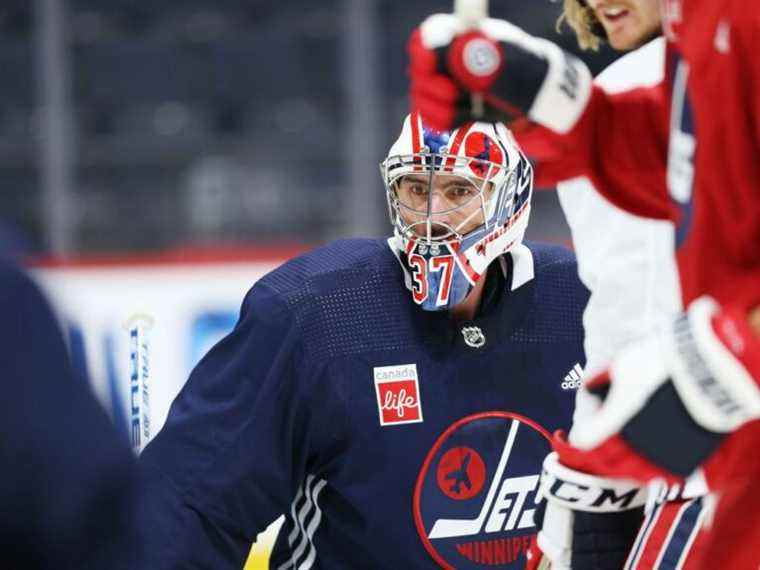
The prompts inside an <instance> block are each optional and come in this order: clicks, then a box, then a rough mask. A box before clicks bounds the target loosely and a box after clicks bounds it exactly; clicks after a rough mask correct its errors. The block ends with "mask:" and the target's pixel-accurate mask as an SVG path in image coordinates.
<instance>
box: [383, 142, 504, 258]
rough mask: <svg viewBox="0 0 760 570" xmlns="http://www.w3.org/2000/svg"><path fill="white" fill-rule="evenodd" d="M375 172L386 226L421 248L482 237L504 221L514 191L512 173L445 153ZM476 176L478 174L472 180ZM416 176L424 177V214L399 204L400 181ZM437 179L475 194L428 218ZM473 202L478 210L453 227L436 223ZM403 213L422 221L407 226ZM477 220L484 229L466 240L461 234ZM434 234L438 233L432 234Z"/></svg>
mask: <svg viewBox="0 0 760 570" xmlns="http://www.w3.org/2000/svg"><path fill="white" fill-rule="evenodd" d="M380 170H381V174H382V176H383V182H384V183H385V190H386V198H387V201H388V214H389V217H390V221H391V224H392V225H393V227H394V228H395V230H396V232H397V233H398V234H399V235H400V236H402V237H403V238H405V239H408V240H412V241H415V242H421V243H424V244H426V245H433V244H438V245H440V244H443V243H453V242H457V243H458V242H461V241H462V239H463V238H464V237H465V235H467V234H472V233H473V232H478V233H484V234H485V233H488V232H489V231H491V230H493V228H494V227H495V226H496V225H498V224H499V223H500V220H501V218H503V216H501V215H499V214H500V210H502V209H503V208H504V206H506V205H508V204H511V203H512V202H513V198H514V195H515V191H516V186H517V184H516V177H515V172H514V169H509V168H507V167H505V166H503V165H500V164H497V163H495V162H491V161H488V160H482V159H478V158H473V157H462V156H456V155H453V154H447V153H431V152H429V151H427V149H423V151H422V152H419V153H414V154H408V155H396V156H390V157H388V158H387V159H386V160H384V161H383V162H382V163H381V164H380ZM475 173H478V174H477V175H476V174H475ZM415 174H416V175H420V174H421V175H424V176H426V177H427V185H428V189H427V206H426V208H425V210H416V209H414V208H411V207H410V206H409V205H407V204H404V203H403V202H402V201H401V199H400V198H399V194H398V185H399V184H400V183H401V181H402V180H403V178H404V177H405V176H408V175H415ZM436 175H449V176H458V177H460V178H462V179H464V180H466V181H467V182H468V183H469V184H470V185H472V187H473V188H475V190H476V193H475V194H474V195H473V196H472V197H471V198H470V199H469V200H467V201H466V202H463V203H462V204H458V205H456V206H454V207H452V208H449V209H446V210H442V211H436V212H433V211H432V203H431V202H432V196H433V180H434V177H435V176H436ZM505 189H506V190H505ZM488 190H490V196H486V193H487V191H488ZM473 200H477V201H478V202H479V204H478V206H477V207H476V208H473V210H472V212H471V213H470V214H468V215H467V216H466V217H465V218H464V219H463V220H461V221H459V222H458V223H457V224H456V227H454V226H452V225H451V224H449V223H446V222H445V221H443V220H441V219H436V218H440V217H442V216H447V215H450V214H452V213H454V212H456V211H458V210H461V209H463V208H467V207H471V206H472V201H473ZM402 213H407V217H419V216H424V218H423V219H419V220H413V221H410V222H407V221H406V220H405V219H404V217H403V215H402ZM479 215H482V219H483V220H484V222H483V223H481V224H480V225H478V226H476V227H475V228H473V229H472V230H470V231H469V232H467V234H464V233H462V232H461V231H460V230H461V228H463V227H466V226H467V225H468V224H469V222H471V221H472V219H473V218H474V217H476V216H479ZM434 228H435V229H436V230H437V231H435V232H434ZM420 230H422V231H420ZM441 230H443V231H441ZM434 233H435V234H436V235H434Z"/></svg>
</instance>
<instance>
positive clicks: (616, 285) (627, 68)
mask: <svg viewBox="0 0 760 570" xmlns="http://www.w3.org/2000/svg"><path fill="white" fill-rule="evenodd" d="M664 61H665V40H664V38H662V37H660V38H657V39H656V40H653V41H651V42H649V43H648V44H647V45H645V46H643V47H641V48H639V49H637V50H635V51H632V52H630V53H628V54H626V55H625V56H623V57H621V58H620V59H618V60H617V61H615V62H614V63H613V64H612V65H610V66H609V67H607V69H605V70H604V71H603V72H602V73H601V74H600V75H599V76H598V77H597V78H596V79H595V81H594V83H595V84H596V85H598V86H599V87H600V88H601V89H603V90H604V91H605V92H607V93H620V92H621V91H624V90H627V89H631V88H634V87H641V86H649V87H651V86H653V85H657V84H658V83H660V82H661V81H662V78H663V69H664ZM600 151H601V152H604V149H600ZM557 193H558V196H559V202H560V205H561V206H562V210H563V212H564V214H565V218H566V219H567V223H568V225H569V226H570V231H571V233H572V237H573V247H574V249H575V253H576V255H577V257H578V273H579V275H580V278H581V280H582V281H583V283H584V285H586V287H587V288H588V289H589V291H591V297H590V298H589V302H588V304H587V305H586V309H585V311H584V313H583V327H584V330H585V333H586V338H585V342H584V348H585V352H586V368H585V375H586V377H591V376H593V375H595V374H596V373H598V372H601V371H602V370H603V369H604V368H606V367H607V365H608V364H609V362H610V360H611V358H612V357H613V356H614V355H615V354H617V353H618V352H619V351H620V350H621V349H622V348H623V347H624V346H625V345H627V344H628V343H629V342H631V341H633V340H636V339H638V338H641V337H642V336H644V335H646V334H648V333H650V332H651V331H652V329H653V328H655V327H658V326H661V325H663V324H664V323H666V322H669V321H670V320H672V318H673V317H674V316H675V315H676V314H677V313H678V312H679V311H680V310H682V308H683V307H682V305H681V293H680V287H679V284H678V273H677V270H676V267H675V260H674V258H673V249H674V242H673V240H674V226H673V223H672V222H670V221H667V220H652V219H646V218H641V217H639V216H634V215H633V214H630V213H628V212H626V211H624V210H621V209H620V208H618V207H617V206H615V205H614V204H612V203H611V202H610V201H609V200H608V199H606V198H605V197H604V196H603V195H602V194H601V193H600V192H599V191H598V190H597V189H596V188H595V187H594V185H593V184H592V182H591V181H590V180H589V179H588V178H587V177H580V178H575V179H572V180H568V181H565V182H561V183H560V184H558V185H557ZM602 236H603V238H604V239H600V237H602ZM581 407H582V406H581Z"/></svg>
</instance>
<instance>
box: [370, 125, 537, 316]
mask: <svg viewBox="0 0 760 570" xmlns="http://www.w3.org/2000/svg"><path fill="white" fill-rule="evenodd" d="M380 170H381V172H382V176H383V181H384V182H385V188H386V194H387V198H388V209H389V214H390V218H391V223H392V224H393V228H394V237H393V238H392V240H391V245H392V248H393V249H394V252H395V253H396V255H397V257H398V258H399V261H400V262H401V264H402V266H403V267H404V268H405V273H406V278H407V286H408V287H409V288H410V289H411V291H412V297H413V298H414V301H415V303H417V304H418V305H420V306H421V307H422V308H423V309H426V310H431V311H434V310H443V309H449V308H451V307H453V306H454V305H457V304H459V303H461V302H462V301H463V300H464V298H465V297H466V296H467V294H468V293H469V292H470V291H471V290H472V288H473V286H474V285H475V283H477V281H478V280H479V279H480V278H481V277H482V276H483V275H484V274H485V273H486V270H487V269H488V266H489V265H490V263H491V262H492V261H493V260H494V259H496V258H497V257H498V256H500V255H502V254H504V253H506V252H507V251H509V250H510V249H511V248H513V247H514V246H515V245H517V244H519V243H521V242H522V239H523V235H524V234H525V229H526V227H527V225H528V217H529V215H530V200H531V194H532V190H533V169H532V167H531V165H530V163H529V162H528V160H527V159H526V158H525V156H524V155H523V153H522V152H521V151H520V150H519V148H518V147H517V144H516V142H515V140H514V138H513V137H512V134H511V133H510V132H509V131H508V130H507V128H506V127H505V126H504V125H503V124H501V123H480V122H478V123H466V124H465V125H463V126H462V127H460V128H459V129H456V130H454V131H451V132H445V133H441V132H436V131H432V130H431V129H429V128H427V127H426V126H425V125H424V124H423V122H422V120H421V118H420V116H419V113H413V114H412V115H409V116H407V118H406V120H405V121H404V126H403V128H402V130H401V136H400V137H399V138H398V140H397V141H396V142H395V143H394V144H393V146H392V147H391V149H390V151H389V152H388V157H387V158H386V159H385V160H384V161H383V162H382V164H381V165H380Z"/></svg>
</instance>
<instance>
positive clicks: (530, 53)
mask: <svg viewBox="0 0 760 570" xmlns="http://www.w3.org/2000/svg"><path fill="white" fill-rule="evenodd" d="M408 50H409V57H410V67H409V74H410V79H411V86H410V95H411V101H412V107H413V108H414V109H416V110H419V111H420V112H421V113H422V116H423V117H424V118H425V120H426V122H427V123H428V124H430V125H431V126H432V127H433V128H436V129H439V130H449V129H450V128H451V127H452V126H454V125H456V124H458V123H461V122H463V121H465V120H478V119H480V118H481V117H478V116H475V115H474V114H473V113H472V108H471V107H470V104H469V102H470V95H471V94H480V95H482V96H483V99H484V101H485V118H486V119H487V120H501V121H504V122H510V121H512V120H513V119H515V118H518V117H523V116H525V117H527V118H528V119H530V120H531V121H534V122H537V123H540V124H542V125H544V126H546V127H548V128H550V129H552V130H554V131H556V132H558V133H565V132H567V131H569V130H570V129H572V127H573V126H574V125H575V123H576V122H577V120H578V119H579V117H580V116H581V115H582V113H583V111H584V109H585V107H586V104H587V103H588V100H589V96H590V93H591V74H590V73H589V71H588V69H587V68H586V66H585V65H584V64H583V62H581V61H580V60H579V59H577V58H576V57H574V56H572V55H570V54H569V53H567V52H564V51H563V50H562V49H560V48H559V47H558V46H557V45H555V44H553V43H552V42H550V41H548V40H544V39H541V38H536V37H533V36H531V35H529V34H526V33H525V32H524V31H523V30H521V29H520V28H517V27H516V26H513V25H512V24H510V23H509V22H506V21H504V20H497V19H490V18H487V19H485V20H483V21H482V22H481V23H480V24H479V27H478V28H477V29H475V30H466V29H465V28H464V26H463V24H462V22H461V21H460V20H459V19H458V18H457V17H456V16H454V15H452V14H435V15H433V16H430V17H428V18H427V19H426V20H425V21H424V22H423V23H422V25H420V27H419V28H417V29H416V30H415V31H414V33H413V34H412V37H411V39H410V41H409V45H408Z"/></svg>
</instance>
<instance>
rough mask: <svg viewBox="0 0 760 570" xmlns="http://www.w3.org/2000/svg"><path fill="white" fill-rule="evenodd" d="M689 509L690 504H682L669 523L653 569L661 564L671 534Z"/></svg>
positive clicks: (671, 536)
mask: <svg viewBox="0 0 760 570" xmlns="http://www.w3.org/2000/svg"><path fill="white" fill-rule="evenodd" d="M689 507H691V503H690V502H689V503H684V504H683V505H682V506H681V508H680V509H678V514H677V515H676V517H675V519H673V522H672V523H670V529H669V530H668V534H667V536H666V537H665V540H664V541H663V543H662V546H661V547H660V554H659V555H658V556H657V560H655V563H654V567H655V568H659V567H660V564H662V558H663V556H665V553H666V552H667V550H668V546H669V545H670V541H671V540H673V533H675V532H676V529H677V528H678V525H680V524H681V519H682V518H683V514H684V512H686V509H688V508H689Z"/></svg>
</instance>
